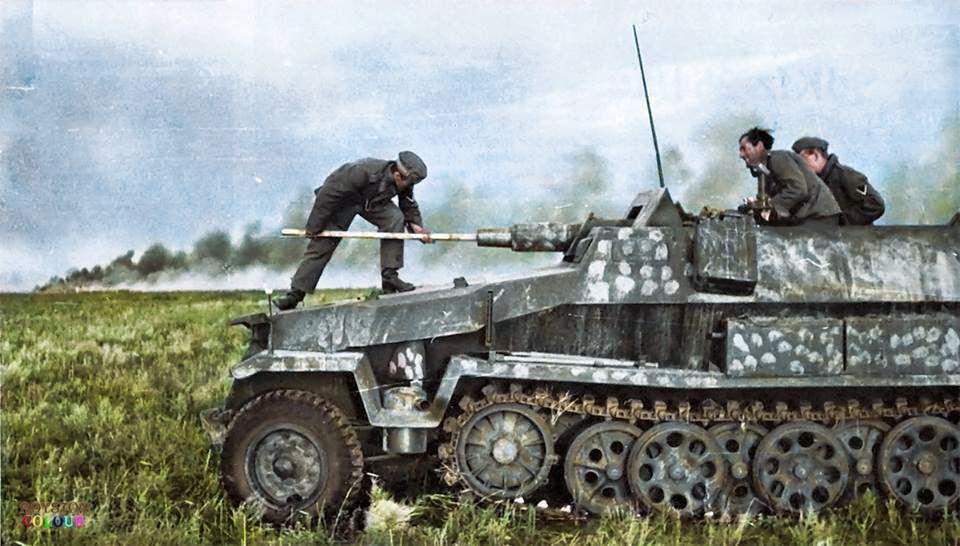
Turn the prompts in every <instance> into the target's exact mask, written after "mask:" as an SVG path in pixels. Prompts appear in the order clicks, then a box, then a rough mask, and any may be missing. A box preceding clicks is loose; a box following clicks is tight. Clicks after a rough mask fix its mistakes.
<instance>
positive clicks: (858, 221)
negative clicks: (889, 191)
mask: <svg viewBox="0 0 960 546" xmlns="http://www.w3.org/2000/svg"><path fill="white" fill-rule="evenodd" d="M827 146H829V143H828V142H827V141H826V140H823V139H822V138H817V137H803V138H801V139H798V140H797V141H796V142H794V143H793V146H792V147H793V151H794V152H796V153H798V154H800V155H801V156H802V157H803V159H804V161H806V162H807V165H809V166H810V169H811V170H813V172H815V173H817V176H819V177H820V179H821V180H823V181H824V182H825V183H826V184H827V187H828V188H830V191H831V192H833V197H834V199H836V200H837V204H838V205H840V210H841V211H842V214H841V216H840V223H841V224H844V225H850V226H866V225H869V224H872V223H873V222H874V221H875V220H876V219H877V218H880V217H881V216H883V211H884V205H883V198H882V197H880V192H878V191H877V190H876V188H874V187H873V186H871V185H870V182H869V181H868V180H867V177H866V176H864V175H863V173H861V172H859V171H857V170H855V169H852V168H850V167H847V166H846V165H842V164H841V163H840V162H839V161H838V160H837V156H836V155H834V154H829V155H828V154H827Z"/></svg>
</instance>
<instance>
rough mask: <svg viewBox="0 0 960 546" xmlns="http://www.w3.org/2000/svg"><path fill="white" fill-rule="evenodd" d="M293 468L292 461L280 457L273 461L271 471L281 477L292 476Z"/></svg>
mask: <svg viewBox="0 0 960 546" xmlns="http://www.w3.org/2000/svg"><path fill="white" fill-rule="evenodd" d="M294 470H295V467H294V465H293V461H291V460H290V459H288V458H286V457H280V458H278V459H277V460H276V461H274V463H273V471H274V472H276V473H277V476H279V477H281V478H283V479H286V478H291V477H293V473H294Z"/></svg>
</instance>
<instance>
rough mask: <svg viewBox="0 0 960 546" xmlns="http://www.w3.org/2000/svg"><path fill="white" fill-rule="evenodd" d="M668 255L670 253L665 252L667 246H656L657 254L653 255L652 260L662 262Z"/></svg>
mask: <svg viewBox="0 0 960 546" xmlns="http://www.w3.org/2000/svg"><path fill="white" fill-rule="evenodd" d="M669 255H670V253H669V251H668V250H667V245H659V246H657V252H656V253H655V254H654V255H653V259H654V260H657V261H659V262H662V261H664V260H666V259H667V256H669Z"/></svg>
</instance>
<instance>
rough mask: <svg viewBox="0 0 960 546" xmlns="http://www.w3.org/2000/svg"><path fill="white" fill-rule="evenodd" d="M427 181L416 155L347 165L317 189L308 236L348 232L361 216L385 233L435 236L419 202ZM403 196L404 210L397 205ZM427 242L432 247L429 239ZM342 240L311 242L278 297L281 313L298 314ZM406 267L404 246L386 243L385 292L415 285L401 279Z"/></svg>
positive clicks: (397, 242) (383, 255)
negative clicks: (416, 194)
mask: <svg viewBox="0 0 960 546" xmlns="http://www.w3.org/2000/svg"><path fill="white" fill-rule="evenodd" d="M426 177H427V166H426V165H425V164H424V162H423V160H422V159H420V157H419V156H418V155H417V154H415V153H413V152H400V156H399V157H398V158H397V159H396V160H393V161H386V160H382V159H372V158H366V159H359V160H357V161H354V162H351V163H346V164H344V165H341V166H340V167H339V168H338V169H337V170H335V171H333V173H331V174H330V176H328V177H327V179H326V180H324V182H323V185H322V186H320V187H319V188H317V189H316V190H314V193H315V194H316V196H317V198H316V200H314V203H313V210H311V211H310V217H309V218H308V219H307V230H306V231H307V235H308V236H309V235H313V234H316V233H319V232H321V231H324V230H335V231H346V230H347V229H349V228H350V223H351V222H353V219H354V217H356V216H357V215H358V214H359V215H360V216H361V217H363V219H364V220H366V221H368V222H370V223H371V224H374V225H375V226H377V227H378V228H380V231H383V232H393V233H398V232H402V231H403V229H404V227H405V226H409V227H410V230H411V231H413V232H414V233H422V234H427V235H429V234H430V231H429V230H427V229H426V228H424V227H422V226H423V220H422V218H421V216H420V207H419V206H418V205H417V200H416V199H414V198H413V186H414V184H416V183H418V182H420V181H421V180H423V179H424V178H426ZM394 197H397V198H398V201H399V203H400V206H399V207H398V206H397V205H395V204H394V202H393V198H394ZM424 242H431V241H430V240H429V239H427V240H426V241H424ZM338 244H340V239H334V238H322V239H311V240H310V242H309V243H308V244H307V251H306V252H305V253H304V255H303V261H302V262H301V263H300V267H298V268H297V272H296V273H295V274H294V275H293V280H292V281H291V283H290V291H289V292H287V295H286V296H283V297H282V298H278V299H277V301H276V305H277V308H279V309H280V310H287V309H293V308H294V307H296V306H297V304H299V303H300V302H301V301H303V298H304V296H305V295H306V294H307V293H308V292H313V290H314V289H315V288H316V287H317V282H319V280H320V275H321V274H322V273H323V269H324V267H326V265H327V263H328V262H329V261H330V258H331V257H332V256H333V251H334V250H336V249H337V245H338ZM401 267H403V241H402V240H382V241H380V268H381V269H380V276H381V279H382V285H383V290H384V292H387V293H391V292H408V291H410V290H413V289H414V286H413V285H412V284H410V283H408V282H404V281H403V280H401V279H400V276H399V275H398V273H397V270H399V269H400V268H401Z"/></svg>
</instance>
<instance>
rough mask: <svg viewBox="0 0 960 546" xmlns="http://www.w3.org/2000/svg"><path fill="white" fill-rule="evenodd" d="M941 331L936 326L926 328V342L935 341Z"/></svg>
mask: <svg viewBox="0 0 960 546" xmlns="http://www.w3.org/2000/svg"><path fill="white" fill-rule="evenodd" d="M942 333H943V332H941V331H940V328H937V327H936V326H934V327H932V328H930V329H929V330H927V343H936V341H937V340H938V339H940V334H942Z"/></svg>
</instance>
